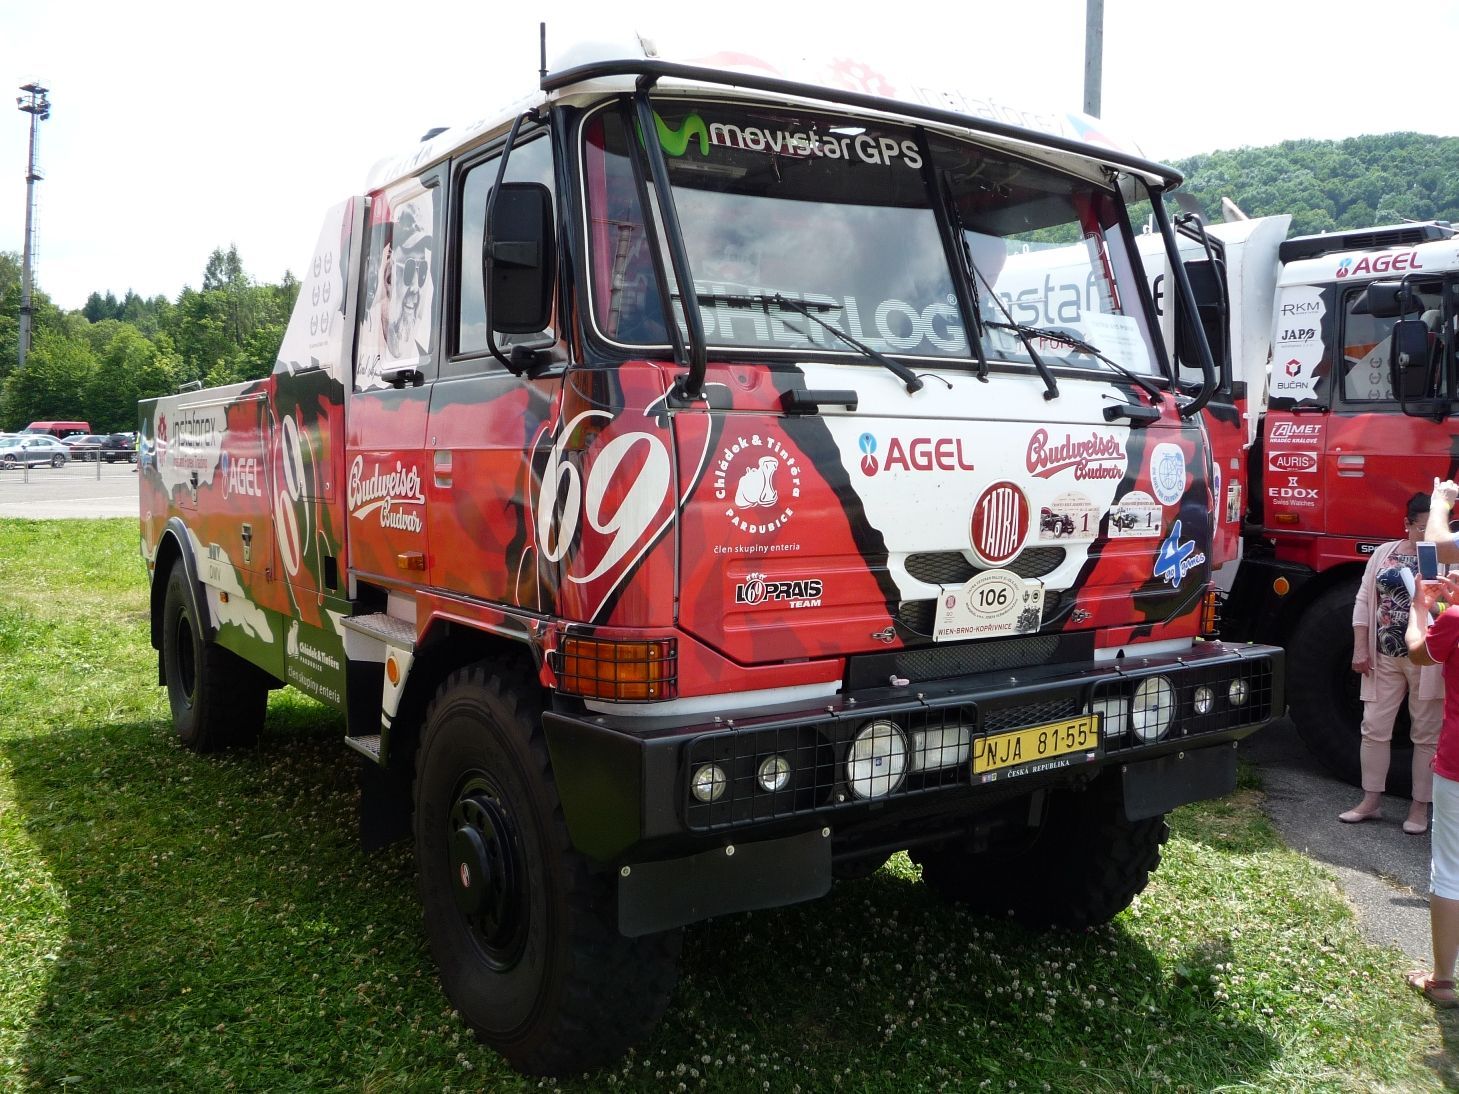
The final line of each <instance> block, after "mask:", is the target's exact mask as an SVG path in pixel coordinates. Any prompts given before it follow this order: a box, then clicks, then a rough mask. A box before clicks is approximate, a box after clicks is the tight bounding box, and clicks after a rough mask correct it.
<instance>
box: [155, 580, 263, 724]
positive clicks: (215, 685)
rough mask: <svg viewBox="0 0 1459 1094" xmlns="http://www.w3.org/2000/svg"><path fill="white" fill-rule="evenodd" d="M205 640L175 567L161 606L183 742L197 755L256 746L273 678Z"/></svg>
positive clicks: (171, 694) (170, 687)
mask: <svg viewBox="0 0 1459 1094" xmlns="http://www.w3.org/2000/svg"><path fill="white" fill-rule="evenodd" d="M203 635H204V631H203V628H202V626H201V625H200V621H199V620H198V619H197V618H196V616H195V615H194V607H193V601H192V597H191V596H189V595H188V588H187V572H186V571H185V570H184V569H183V567H182V565H181V564H178V565H174V566H173V567H172V570H171V572H169V573H168V575H167V591H166V593H165V594H164V596H163V601H162V673H163V676H164V678H165V679H166V681H167V701H168V704H169V705H170V706H171V707H172V725H173V728H174V729H175V730H176V731H177V737H178V740H180V741H181V742H182V743H183V745H184V747H186V748H189V749H191V750H192V751H193V752H216V751H218V750H220V749H224V748H230V747H233V746H237V745H248V744H252V743H254V742H255V741H257V740H258V735H259V732H260V731H261V730H262V729H263V720H264V715H265V713H266V711H267V710H268V684H269V677H268V674H267V673H265V672H263V671H262V670H261V669H258V668H256V667H255V666H253V665H251V664H249V663H248V662H247V661H245V660H244V659H243V658H241V657H239V656H238V655H237V654H236V653H234V652H233V651H232V650H225V649H224V648H223V647H222V646H219V645H217V644H216V643H213V642H209V641H207V640H206V639H205V638H204V637H203Z"/></svg>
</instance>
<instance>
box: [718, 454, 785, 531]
mask: <svg viewBox="0 0 1459 1094" xmlns="http://www.w3.org/2000/svg"><path fill="white" fill-rule="evenodd" d="M731 484H733V487H731ZM714 496H715V498H716V500H718V501H732V504H731V505H729V506H727V507H726V508H725V511H724V515H725V517H726V518H727V519H728V520H729V522H730V524H731V525H732V526H733V527H735V528H736V529H738V530H739V531H741V532H746V533H748V534H750V535H756V536H758V535H766V534H768V533H770V532H774V531H775V530H776V529H778V528H780V527H781V526H782V525H784V524H786V523H787V522H789V520H790V518H791V517H793V516H794V515H795V505H796V502H797V500H798V499H799V498H800V464H799V463H798V462H797V461H796V457H795V453H794V452H792V451H791V450H790V449H788V448H786V447H785V445H783V444H781V443H780V442H779V441H777V440H776V439H775V438H773V437H761V436H760V435H759V434H752V435H751V436H749V437H736V438H735V440H734V442H733V443H732V444H729V445H728V446H726V447H725V448H724V449H722V450H721V452H720V458H719V460H718V461H717V462H716V463H715V466H714Z"/></svg>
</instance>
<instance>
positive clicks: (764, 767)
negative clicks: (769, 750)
mask: <svg viewBox="0 0 1459 1094" xmlns="http://www.w3.org/2000/svg"><path fill="white" fill-rule="evenodd" d="M755 778H756V781H757V782H759V784H760V789H761V790H763V791H765V792H766V793H767V794H774V793H775V792H776V791H777V790H784V789H785V788H786V786H787V785H788V784H789V783H790V761H789V760H787V759H786V758H785V757H784V756H778V755H777V756H766V757H765V758H764V759H763V760H761V761H760V769H759V771H757V772H756V773H755Z"/></svg>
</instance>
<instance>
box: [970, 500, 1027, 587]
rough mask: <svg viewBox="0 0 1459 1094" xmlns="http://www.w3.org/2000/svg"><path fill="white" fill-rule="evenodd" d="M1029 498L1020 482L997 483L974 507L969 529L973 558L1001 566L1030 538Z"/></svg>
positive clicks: (983, 562)
mask: <svg viewBox="0 0 1459 1094" xmlns="http://www.w3.org/2000/svg"><path fill="white" fill-rule="evenodd" d="M1028 522H1029V505H1028V497H1027V495H1025V494H1024V492H1023V490H1022V489H1020V488H1019V486H1018V484H1017V483H1013V482H1008V481H1007V480H1004V481H1003V482H995V483H994V484H993V485H992V486H990V487H988V489H986V490H984V491H983V493H982V494H981V495H980V496H979V498H978V500H977V502H976V503H975V504H974V505H973V518H972V522H971V525H970V528H969V531H970V533H971V540H972V548H973V555H974V556H975V557H976V558H977V559H978V561H979V562H981V563H982V564H983V565H984V566H1001V565H1003V564H1004V563H1005V562H1007V561H1009V560H1010V559H1012V558H1013V556H1015V555H1016V554H1018V552H1019V551H1021V550H1022V549H1023V541H1024V540H1025V539H1027V538H1028Z"/></svg>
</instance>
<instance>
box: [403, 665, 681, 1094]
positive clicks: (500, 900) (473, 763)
mask: <svg viewBox="0 0 1459 1094" xmlns="http://www.w3.org/2000/svg"><path fill="white" fill-rule="evenodd" d="M538 694H539V689H538V687H537V685H536V683H535V681H533V680H530V679H528V678H527V677H526V676H525V674H522V673H519V672H517V671H514V670H513V669H511V668H509V667H507V666H505V665H497V664H482V665H476V666H473V667H470V668H467V669H462V670H460V671H458V672H456V673H454V674H453V675H452V676H450V677H449V678H448V679H447V680H446V681H445V683H443V684H442V685H441V688H440V690H439V691H438V692H437V693H436V697H435V700H434V701H433V702H432V704H431V707H430V709H429V711H428V712H427V714H426V721H425V729H424V732H423V734H422V739H421V746H420V753H419V755H418V756H417V760H416V786H415V848H416V864H417V868H418V869H419V871H420V893H421V902H422V904H423V905H424V907H425V925H426V933H427V935H428V936H429V939H430V945H431V952H432V954H433V955H434V957H435V959H436V965H437V967H438V969H439V970H440V977H441V984H442V986H443V987H444V988H445V991H446V996H447V997H448V998H449V999H450V1001H451V1003H452V1005H453V1006H454V1007H455V1008H456V1010H457V1011H458V1012H459V1013H460V1014H461V1016H462V1018H464V1019H465V1020H466V1022H467V1023H468V1024H469V1025H470V1026H471V1027H472V1028H473V1029H474V1030H475V1031H476V1034H477V1036H478V1037H480V1039H481V1040H483V1041H485V1042H486V1043H487V1044H489V1045H491V1047H492V1048H494V1049H496V1050H497V1051H498V1052H500V1053H501V1054H502V1055H503V1056H505V1057H506V1058H507V1060H508V1061H510V1062H511V1064H512V1066H513V1067H515V1068H517V1069H518V1070H519V1071H523V1072H526V1073H529V1074H541V1075H569V1074H576V1073H579V1072H581V1071H583V1070H585V1069H588V1068H592V1067H596V1066H598V1065H600V1064H604V1063H608V1062H610V1061H612V1060H615V1059H617V1058H618V1057H619V1056H621V1055H622V1054H623V1053H624V1052H625V1051H626V1050H627V1049H628V1048H629V1047H630V1046H631V1045H633V1044H634V1043H635V1042H637V1041H638V1040H640V1039H641V1038H643V1037H644V1036H646V1035H647V1034H648V1033H649V1032H650V1031H651V1030H652V1029H653V1028H654V1026H655V1025H656V1024H657V1023H658V1020H659V1018H660V1017H661V1016H662V1014H663V1012H664V1008H665V1007H666V1006H667V1004H668V1000H669V996H670V994H671V993H672V991H673V986H674V982H675V980H676V979H677V975H678V966H677V962H678V953H679V945H680V941H681V937H682V933H681V932H680V931H669V932H665V933H664V934H659V935H649V936H646V937H643V938H625V937H623V936H622V935H620V934H619V933H618V930H617V927H616V923H617V902H616V899H615V888H614V881H613V876H612V874H611V872H610V871H608V870H606V869H604V868H602V867H599V866H597V865H595V864H593V863H591V862H590V861H588V860H587V859H586V858H584V857H583V856H582V855H581V854H579V853H578V852H577V851H576V850H574V848H573V846H572V843H571V840H570V839H569V837H568V834H567V828H566V824H565V822H564V820H563V814H562V806H561V803H560V802H559V800H558V797H557V787H556V782H555V780H554V779H553V775H552V768H551V764H550V762H549V761H548V757H547V749H546V744H545V742H544V741H543V739H542V730H541V709H540V700H539V699H538Z"/></svg>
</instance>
